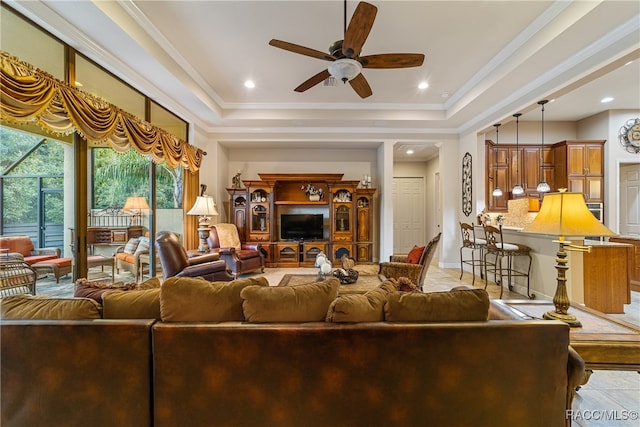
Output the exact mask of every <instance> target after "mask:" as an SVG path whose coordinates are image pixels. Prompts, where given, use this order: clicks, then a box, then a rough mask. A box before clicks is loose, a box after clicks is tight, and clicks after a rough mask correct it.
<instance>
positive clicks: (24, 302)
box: [0, 295, 101, 320]
mask: <svg viewBox="0 0 640 427" xmlns="http://www.w3.org/2000/svg"><path fill="white" fill-rule="evenodd" d="M100 317H101V316H100V304H98V303H97V302H95V301H94V300H92V299H90V298H51V297H45V296H39V295H38V296H31V295H17V296H14V297H8V298H2V299H0V319H3V320H91V319H100Z"/></svg>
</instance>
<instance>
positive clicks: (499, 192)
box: [491, 123, 502, 197]
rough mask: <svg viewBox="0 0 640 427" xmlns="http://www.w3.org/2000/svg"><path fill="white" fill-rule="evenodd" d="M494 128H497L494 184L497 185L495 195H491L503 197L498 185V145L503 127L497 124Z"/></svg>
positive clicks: (494, 189)
mask: <svg viewBox="0 0 640 427" xmlns="http://www.w3.org/2000/svg"><path fill="white" fill-rule="evenodd" d="M494 126H495V127H496V147H495V153H496V157H495V163H494V164H493V184H494V185H495V187H494V188H493V193H491V195H492V196H493V197H502V190H501V189H500V186H499V185H498V144H499V143H500V140H499V137H498V128H499V127H500V126H501V124H500V123H496V124H495V125H494Z"/></svg>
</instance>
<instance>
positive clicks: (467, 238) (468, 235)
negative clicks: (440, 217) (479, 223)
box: [460, 222, 487, 285]
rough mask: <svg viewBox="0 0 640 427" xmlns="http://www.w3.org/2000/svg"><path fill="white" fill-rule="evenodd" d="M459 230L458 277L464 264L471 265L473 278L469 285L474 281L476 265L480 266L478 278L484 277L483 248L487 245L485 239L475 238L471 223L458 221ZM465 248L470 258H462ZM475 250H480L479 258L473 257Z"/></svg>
mask: <svg viewBox="0 0 640 427" xmlns="http://www.w3.org/2000/svg"><path fill="white" fill-rule="evenodd" d="M460 232H461V233H462V246H460V279H462V275H463V274H464V264H467V265H470V266H471V274H472V275H473V280H472V281H471V285H474V284H475V282H476V266H477V267H479V268H480V278H483V277H484V250H485V248H486V247H487V241H486V240H484V239H479V238H476V231H475V227H474V226H473V224H467V223H464V222H461V223H460ZM465 249H467V250H469V251H470V252H471V259H469V258H466V259H465V258H464V256H463V251H464V250H465ZM476 251H479V252H480V254H479V255H480V258H478V259H476V258H475V253H476Z"/></svg>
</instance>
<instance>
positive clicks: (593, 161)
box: [553, 140, 605, 203]
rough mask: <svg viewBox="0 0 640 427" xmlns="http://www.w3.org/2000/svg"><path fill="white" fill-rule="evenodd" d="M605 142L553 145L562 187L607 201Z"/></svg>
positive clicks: (591, 199)
mask: <svg viewBox="0 0 640 427" xmlns="http://www.w3.org/2000/svg"><path fill="white" fill-rule="evenodd" d="M604 143H605V141H604V140H566V141H561V142H558V143H556V144H554V145H553V148H554V155H555V164H556V170H555V181H556V185H557V186H558V188H566V189H567V191H571V192H577V193H583V194H584V198H585V200H586V202H587V203H603V202H604Z"/></svg>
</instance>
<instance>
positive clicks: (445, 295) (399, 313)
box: [384, 289, 489, 322]
mask: <svg viewBox="0 0 640 427" xmlns="http://www.w3.org/2000/svg"><path fill="white" fill-rule="evenodd" d="M384 313H385V320H387V321H389V322H455V321H477V320H487V318H488V316H489V294H487V291H485V290H484V289H472V290H458V291H450V292H432V293H427V294H423V293H420V292H394V293H392V294H390V295H389V296H388V297H387V302H386V304H385V306H384Z"/></svg>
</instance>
